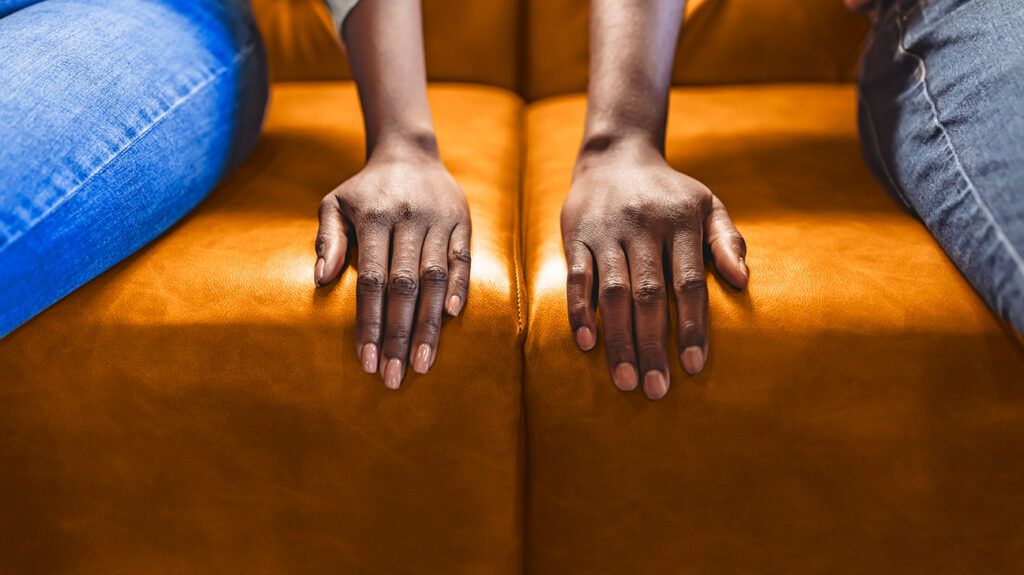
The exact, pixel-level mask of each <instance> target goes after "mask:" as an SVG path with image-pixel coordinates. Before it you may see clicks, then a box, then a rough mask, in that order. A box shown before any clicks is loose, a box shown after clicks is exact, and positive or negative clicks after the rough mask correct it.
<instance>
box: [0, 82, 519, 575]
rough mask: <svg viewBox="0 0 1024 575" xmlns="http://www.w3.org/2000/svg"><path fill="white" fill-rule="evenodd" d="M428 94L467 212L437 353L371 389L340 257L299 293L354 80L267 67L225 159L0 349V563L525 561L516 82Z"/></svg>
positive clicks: (474, 564) (299, 566) (507, 564)
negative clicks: (256, 111)
mask: <svg viewBox="0 0 1024 575" xmlns="http://www.w3.org/2000/svg"><path fill="white" fill-rule="evenodd" d="M430 100H431V104H432V106H433V110H434V116H435V121H436V124H437V129H438V137H439V140H440V144H441V148H442V153H443V154H444V158H445V159H446V161H447V162H448V165H449V168H450V169H451V171H452V172H453V174H454V176H455V178H456V179H457V180H458V181H459V182H460V183H461V185H462V186H463V188H464V190H465V191H466V194H467V196H468V198H469V203H470V209H471V212H472V218H473V227H474V236H473V242H472V255H473V266H474V267H473V280H472V283H471V286H470V291H469V299H468V301H467V306H466V308H465V311H464V313H463V314H462V316H460V317H459V318H456V319H454V320H451V319H448V320H446V322H445V323H446V327H445V328H444V331H443V332H442V335H441V342H440V350H439V351H440V353H439V354H438V356H437V361H436V364H435V366H434V368H433V370H432V372H431V373H430V374H429V375H428V376H425V377H424V376H418V375H417V374H414V373H412V372H411V371H410V372H409V375H408V376H407V377H406V380H405V381H404V383H403V387H402V389H401V390H399V391H398V392H390V391H388V390H386V389H385V388H384V386H383V384H382V382H381V380H380V378H379V377H377V376H371V375H367V374H364V373H363V372H362V370H361V369H360V365H359V363H358V362H357V360H356V357H355V353H354V351H353V349H354V345H353V343H352V337H353V323H354V304H355V282H356V270H355V269H353V268H351V267H350V268H348V269H347V270H346V271H345V273H344V275H343V277H342V280H341V281H340V284H337V285H336V286H335V287H333V288H330V289H320V290H316V289H314V286H313V280H312V269H313V263H314V261H315V254H314V249H313V244H314V235H315V233H316V229H317V206H318V204H319V201H320V198H321V197H322V196H323V195H324V194H326V193H327V192H329V191H330V190H331V189H332V188H333V187H335V186H336V185H338V184H340V183H341V182H342V181H343V180H344V179H345V178H346V177H348V176H349V175H351V174H353V173H354V172H355V171H356V170H357V169H359V167H361V165H362V162H363V142H362V123H361V117H360V112H359V104H358V99H357V97H356V92H355V89H354V87H353V86H352V85H351V84H349V83H344V82H338V83H308V84H294V85H276V86H275V87H274V88H273V93H272V104H271V107H270V111H269V117H268V119H267V122H266V126H265V130H264V135H263V137H262V139H261V141H260V143H259V145H258V146H257V149H256V150H255V152H254V153H253V155H252V156H251V158H250V159H249V160H248V162H247V163H246V164H245V165H244V167H243V168H241V170H240V171H239V172H237V173H236V174H235V175H234V176H233V177H231V178H230V179H229V181H227V182H226V183H224V184H223V185H222V186H220V188H219V189H217V190H216V191H214V192H213V194H212V196H211V197H209V198H208V199H207V201H206V202H205V203H203V204H202V205H201V206H200V207H199V208H198V209H197V210H196V211H195V212H194V213H192V214H191V215H190V216H188V217H187V218H186V219H185V220H184V221H182V222H180V223H179V224H178V225H176V226H175V227H174V228H172V229H171V230H170V231H169V232H168V233H166V234H165V235H163V236H162V237H161V238H159V239H158V240H157V241H155V242H154V243H153V244H151V245H149V246H148V247H146V248H144V249H143V250H142V251H140V252H139V253H137V254H136V255H135V256H133V257H131V258H130V259H128V260H126V261H124V262H123V263H121V264H120V265H118V266H117V267H115V268H114V269H112V270H110V271H108V272H107V273H105V274H103V275H102V276H101V277H99V278H97V279H96V280H95V281H93V282H91V283H89V284H88V285H86V286H85V287H83V288H82V289H80V290H78V291H76V292H75V293H73V294H72V295H70V296H69V297H67V298H65V299H64V300H63V301H61V302H59V303H58V304H56V305H55V306H53V307H52V308H51V309H49V310H48V311H46V312H44V313H43V314H42V315H40V316H38V317H37V318H35V319H33V320H31V321H30V322H29V323H27V324H26V325H25V326H23V327H22V328H20V329H18V330H16V331H15V332H14V333H13V334H11V335H10V336H8V337H7V338H5V339H4V340H3V342H0V374H2V376H0V377H2V379H3V382H4V384H3V385H2V386H0V469H3V470H4V472H3V473H2V474H0V492H2V493H3V494H4V495H3V507H4V511H3V512H2V513H0V539H2V540H3V541H4V543H2V544H0V556H3V557H4V564H5V567H7V568H10V569H13V570H14V571H20V572H37V571H79V570H88V571H95V572H140V571H145V572H172V571H174V572H180V571H182V570H186V571H193V570H196V569H199V570H203V571H230V572H243V571H244V572H253V571H256V572H266V571H301V572H337V571H338V570H339V569H340V570H341V571H344V572H384V573H411V572H422V571H427V572H446V573H481V572H486V573H517V572H518V570H519V568H518V566H519V564H520V557H521V547H520V539H521V535H520V534H521V521H520V518H521V512H520V509H521V503H522V499H521V495H520V489H521V479H520V477H521V472H520V468H521V455H520V450H521V445H520V440H521V437H520V417H521V408H520V403H521V402H520V399H521V387H520V381H521V369H522V368H521V366H522V357H521V353H520V348H521V334H522V331H523V325H522V319H521V316H520V313H519V309H520V291H519V287H520V285H521V282H522V280H521V277H520V271H519V268H518V264H517V262H516V261H515V257H514V256H513V255H512V254H516V253H517V248H516V246H517V243H518V231H517V230H518V208H517V206H518V193H519V174H520V160H519V158H520V140H519V134H520V116H521V101H520V100H519V98H518V97H516V96H514V95H512V94H510V93H507V92H504V91H502V90H498V89H493V88H483V87H469V86H455V85H450V86H432V87H431V88H430ZM354 260H355V258H354V257H351V258H350V261H354Z"/></svg>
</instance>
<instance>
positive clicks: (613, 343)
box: [604, 330, 633, 355]
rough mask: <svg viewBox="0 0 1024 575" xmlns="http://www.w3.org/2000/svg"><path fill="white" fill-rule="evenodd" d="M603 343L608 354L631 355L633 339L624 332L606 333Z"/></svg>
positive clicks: (612, 331) (613, 331)
mask: <svg viewBox="0 0 1024 575" xmlns="http://www.w3.org/2000/svg"><path fill="white" fill-rule="evenodd" d="M604 341H605V345H606V346H607V349H608V351H609V353H610V354H617V355H632V354H633V338H632V337H631V336H630V334H628V333H626V332H624V331H619V330H611V331H607V332H606V333H605V336H604Z"/></svg>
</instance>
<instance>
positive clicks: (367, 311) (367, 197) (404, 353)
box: [313, 0, 471, 389]
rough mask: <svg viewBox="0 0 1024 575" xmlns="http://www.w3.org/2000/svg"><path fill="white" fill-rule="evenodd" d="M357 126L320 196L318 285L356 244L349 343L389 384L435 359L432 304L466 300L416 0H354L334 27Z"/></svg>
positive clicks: (452, 305)
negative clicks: (353, 149) (360, 152)
mask: <svg viewBox="0 0 1024 575" xmlns="http://www.w3.org/2000/svg"><path fill="white" fill-rule="evenodd" d="M342 38H343V39H344V41H345V44H346V49H347V52H348V58H349V65H350V67H351V68H352V77H353V78H354V79H355V82H356V86H357V87H358V89H359V98H360V102H361V103H362V108H363V121H364V123H365V126H366V155H367V161H366V165H365V167H364V168H363V169H362V170H361V171H360V172H359V173H358V174H356V175H355V176H353V177H352V178H350V179H349V180H347V181H346V182H344V183H343V184H341V185H340V186H338V187H337V188H336V189H335V190H334V191H332V192H331V193H329V194H327V195H326V196H325V197H324V199H323V201H322V202H321V203H320V229H319V231H318V232H317V236H316V254H317V260H316V264H315V266H314V270H313V276H314V281H315V282H316V285H317V286H323V285H325V284H327V283H329V282H331V281H333V280H334V279H336V278H337V277H338V276H339V274H340V273H341V271H342V267H343V265H344V262H345V260H346V255H347V252H348V251H349V247H350V242H352V241H353V240H354V241H355V243H356V244H357V245H358V248H359V257H358V268H359V276H358V279H357V281H356V329H355V352H356V356H357V357H358V359H359V362H360V364H361V365H362V367H363V370H364V371H366V372H368V373H377V374H379V375H380V376H381V378H383V380H384V384H385V386H387V387H388V388H390V389H398V387H399V386H400V385H401V383H402V379H403V377H404V376H405V373H406V369H408V368H409V367H410V366H411V367H412V368H413V370H414V371H416V372H418V373H426V372H427V371H428V370H430V368H431V366H433V365H434V360H435V359H436V356H437V351H438V342H439V336H440V331H441V326H442V316H443V312H444V311H447V312H448V314H449V315H451V316H456V315H458V314H459V312H460V311H461V310H462V309H463V306H465V305H466V298H467V295H468V294H467V290H468V287H469V271H470V255H469V254H470V251H469V249H470V245H469V243H470V228H471V226H470V220H469V207H468V206H467V204H466V196H465V195H464V194H463V192H462V189H461V188H460V187H459V185H458V184H457V183H455V180H454V179H453V178H452V176H451V174H449V173H448V171H447V170H446V169H445V167H444V165H443V164H442V162H441V157H440V153H439V151H438V145H437V139H436V137H435V135H434V126H433V121H432V119H431V115H430V106H429V104H428V102H427V94H426V82H427V80H426V70H425V66H424V59H423V35H422V17H421V13H420V1H419V0H362V1H361V2H359V3H358V4H357V5H356V6H355V7H354V8H352V10H351V12H350V13H349V15H348V16H347V18H346V19H345V23H344V25H343V30H342Z"/></svg>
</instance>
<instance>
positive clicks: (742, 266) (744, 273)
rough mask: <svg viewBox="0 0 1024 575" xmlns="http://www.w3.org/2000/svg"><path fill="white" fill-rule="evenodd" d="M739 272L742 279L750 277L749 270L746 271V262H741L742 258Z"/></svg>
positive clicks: (741, 260) (741, 259)
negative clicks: (741, 274) (741, 273)
mask: <svg viewBox="0 0 1024 575" xmlns="http://www.w3.org/2000/svg"><path fill="white" fill-rule="evenodd" d="M740 271H741V272H743V276H744V277H750V270H748V269H747V262H745V261H743V258H740Z"/></svg>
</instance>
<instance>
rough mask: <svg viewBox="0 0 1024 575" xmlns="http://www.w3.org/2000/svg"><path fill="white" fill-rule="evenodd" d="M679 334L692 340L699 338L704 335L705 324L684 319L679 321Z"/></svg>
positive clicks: (692, 319) (691, 319)
mask: <svg viewBox="0 0 1024 575" xmlns="http://www.w3.org/2000/svg"><path fill="white" fill-rule="evenodd" d="M679 333H680V334H682V335H683V336H684V338H692V337H694V336H697V337H699V336H700V335H701V334H703V333H704V324H703V323H702V322H700V321H699V320H697V319H694V318H684V319H681V320H679Z"/></svg>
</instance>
